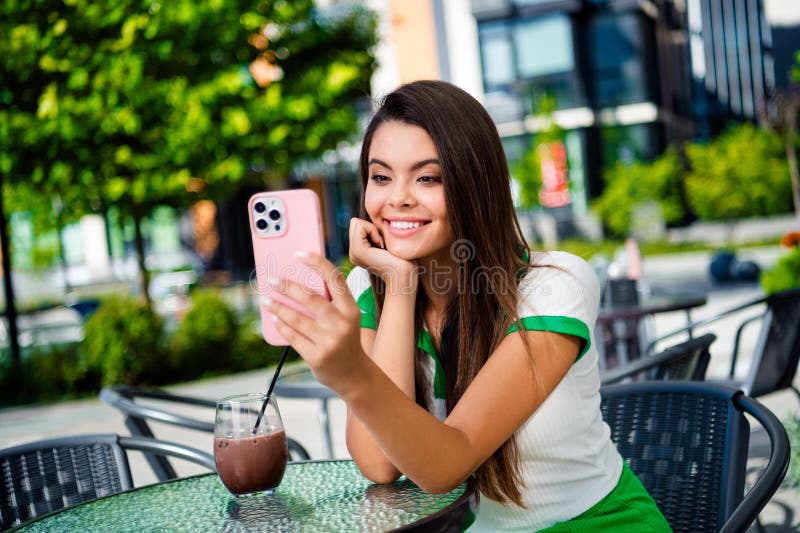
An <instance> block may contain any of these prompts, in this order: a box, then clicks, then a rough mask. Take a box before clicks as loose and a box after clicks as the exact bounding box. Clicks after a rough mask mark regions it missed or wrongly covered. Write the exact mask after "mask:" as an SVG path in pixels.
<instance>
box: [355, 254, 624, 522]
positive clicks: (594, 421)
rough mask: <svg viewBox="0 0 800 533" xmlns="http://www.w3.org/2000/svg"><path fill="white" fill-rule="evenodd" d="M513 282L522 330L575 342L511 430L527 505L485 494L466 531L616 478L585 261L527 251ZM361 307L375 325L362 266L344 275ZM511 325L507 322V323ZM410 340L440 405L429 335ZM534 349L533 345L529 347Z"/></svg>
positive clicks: (527, 518)
mask: <svg viewBox="0 0 800 533" xmlns="http://www.w3.org/2000/svg"><path fill="white" fill-rule="evenodd" d="M530 262H531V264H532V265H533V266H534V268H531V269H530V270H529V271H528V272H527V274H526V275H525V277H524V278H523V279H522V280H521V282H520V284H519V294H520V297H519V302H518V304H517V312H518V314H519V317H520V319H521V322H522V328H524V329H525V330H541V331H552V332H557V333H564V334H568V335H573V336H576V337H578V338H580V339H581V340H582V341H583V343H582V346H581V349H580V352H579V353H578V357H577V358H576V360H575V363H574V364H573V365H572V368H571V369H570V370H569V371H568V372H567V374H566V376H565V377H564V379H562V381H561V382H560V383H559V384H558V385H557V386H556V388H555V389H554V390H553V392H552V393H551V394H550V395H549V396H548V397H547V399H546V400H545V401H544V403H542V405H541V406H540V407H539V409H538V410H537V411H536V412H535V413H534V414H533V415H532V416H531V417H530V418H529V419H528V420H527V421H526V422H525V423H524V424H523V425H522V427H521V428H520V429H519V430H518V433H517V436H518V444H519V450H520V458H521V461H522V472H523V477H524V479H525V481H526V487H525V488H523V490H522V498H523V501H524V502H525V503H526V505H527V509H523V508H521V507H517V506H515V505H510V506H504V505H502V504H500V503H498V502H495V501H493V500H491V499H489V498H487V497H486V496H485V495H481V505H480V510H479V513H478V517H477V520H476V522H475V524H473V526H472V527H471V528H470V529H469V531H471V532H472V531H493V532H496V531H536V530H538V529H542V528H545V527H548V526H551V525H553V524H555V523H557V522H563V521H567V520H570V519H571V518H574V517H576V516H578V515H580V514H581V513H583V512H585V511H587V510H589V509H590V508H591V507H592V506H594V505H595V504H597V503H598V502H599V501H600V500H601V499H603V498H604V497H605V496H606V495H608V494H609V493H610V492H611V491H612V489H614V487H615V486H616V484H617V482H618V481H619V479H620V474H621V472H622V457H621V456H620V455H619V453H618V452H617V449H616V447H615V446H614V445H613V443H612V442H611V439H610V430H609V428H608V426H607V425H606V424H605V422H603V419H602V415H601V412H600V375H599V370H598V364H597V363H598V353H597V349H596V347H595V342H594V326H595V322H596V320H597V312H598V308H599V301H600V286H599V283H598V280H597V276H596V275H595V273H594V271H593V270H592V269H591V267H590V266H589V265H588V264H587V263H586V262H585V261H583V260H582V259H580V258H579V257H576V256H574V255H571V254H568V253H564V252H545V253H534V254H533V255H532V257H531V259H530ZM347 284H348V287H349V288H350V291H351V293H352V294H353V296H354V297H355V298H356V299H357V301H358V305H359V307H360V308H361V312H362V315H361V326H362V327H366V328H372V329H377V324H376V321H375V302H374V299H373V296H372V290H371V288H370V283H369V276H368V274H367V272H366V270H364V269H361V268H356V269H354V270H353V271H352V272H351V273H350V276H348V278H347ZM516 329H517V328H516V327H513V326H512V327H511V328H510V329H509V333H510V332H511V331H515V330H516ZM417 344H418V346H419V347H420V348H422V349H423V350H424V351H425V352H427V353H428V354H429V355H430V356H431V357H430V364H429V367H428V370H429V373H430V377H431V378H432V379H430V383H432V385H433V386H432V390H431V391H430V393H431V397H432V398H429V399H432V400H433V402H429V405H433V408H432V409H431V411H432V412H433V414H434V415H436V416H437V417H439V418H440V419H442V420H443V419H444V418H445V416H446V412H445V404H444V397H445V377H444V376H445V374H444V369H443V367H442V365H441V363H440V361H439V359H438V357H437V355H436V353H435V350H434V347H433V342H432V341H431V338H430V336H429V335H428V333H427V332H426V331H423V332H422V333H421V335H420V338H419V339H417ZM534 356H535V353H534Z"/></svg>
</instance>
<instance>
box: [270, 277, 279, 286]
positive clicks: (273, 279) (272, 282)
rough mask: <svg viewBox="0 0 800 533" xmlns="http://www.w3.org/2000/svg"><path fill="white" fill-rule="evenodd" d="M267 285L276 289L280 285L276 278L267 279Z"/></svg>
mask: <svg viewBox="0 0 800 533" xmlns="http://www.w3.org/2000/svg"><path fill="white" fill-rule="evenodd" d="M267 284H268V285H272V286H273V287H277V286H278V285H279V284H280V280H278V278H267Z"/></svg>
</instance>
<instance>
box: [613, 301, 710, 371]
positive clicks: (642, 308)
mask: <svg viewBox="0 0 800 533" xmlns="http://www.w3.org/2000/svg"><path fill="white" fill-rule="evenodd" d="M705 304H706V296H705V295H704V294H699V295H698V294H669V295H659V296H651V297H648V298H646V299H644V300H643V301H641V302H639V303H637V304H630V305H622V306H614V307H611V308H601V309H600V314H599V316H598V317H597V329H598V332H599V337H600V338H599V339H598V342H600V343H601V346H600V348H601V355H603V357H601V359H600V365H601V370H604V369H605V367H606V365H607V364H608V362H609V361H613V362H614V363H615V364H614V365H608V366H617V365H621V364H623V365H624V364H625V363H627V362H628V361H631V360H633V359H636V358H637V357H639V356H641V355H646V354H642V353H641V352H642V349H643V344H645V342H642V338H641V335H640V323H641V321H642V320H643V319H644V318H646V317H648V316H653V315H657V314H660V313H670V312H674V311H683V312H684V313H685V314H686V322H687V324H691V322H692V315H691V312H692V309H695V308H697V307H701V306H703V305H705ZM688 333H689V337H691V336H692V331H691V329H690V330H689V332H688ZM601 339H602V340H601ZM645 341H646V339H645Z"/></svg>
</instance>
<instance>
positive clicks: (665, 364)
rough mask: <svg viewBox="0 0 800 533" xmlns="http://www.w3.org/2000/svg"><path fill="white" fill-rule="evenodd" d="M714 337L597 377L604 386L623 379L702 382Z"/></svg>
mask: <svg viewBox="0 0 800 533" xmlns="http://www.w3.org/2000/svg"><path fill="white" fill-rule="evenodd" d="M716 338H717V336H716V335H714V334H712V333H707V334H705V335H703V336H702V337H697V338H694V339H689V340H688V341H685V342H682V343H680V344H676V345H675V346H671V347H669V348H667V349H666V350H664V351H663V352H659V353H657V354H654V355H649V356H645V357H642V358H640V359H635V360H634V361H632V362H630V363H628V364H626V365H623V366H621V367H618V368H614V369H613V370H610V371H608V372H604V373H601V374H600V380H601V382H602V383H603V385H609V384H611V383H617V382H619V381H622V380H623V379H627V378H630V379H634V380H654V381H659V380H670V381H674V380H683V381H703V379H705V377H706V370H707V369H708V362H709V360H710V359H711V354H710V353H709V347H710V346H711V343H712V342H714V341H715V340H716Z"/></svg>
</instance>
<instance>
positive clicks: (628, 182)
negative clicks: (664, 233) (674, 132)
mask: <svg viewBox="0 0 800 533" xmlns="http://www.w3.org/2000/svg"><path fill="white" fill-rule="evenodd" d="M682 172H683V167H682V164H681V161H680V157H679V156H678V152H677V151H676V150H675V149H673V148H668V149H667V151H666V152H664V153H663V154H662V155H661V156H660V157H658V158H657V159H655V160H654V161H652V162H649V163H648V162H641V161H636V162H634V163H630V164H625V163H622V162H618V163H616V164H615V165H614V166H612V167H610V168H608V169H606V170H605V171H604V172H603V177H604V180H605V182H606V187H605V189H604V190H603V194H601V195H600V196H599V197H598V198H597V200H595V201H594V202H593V204H592V207H593V209H594V210H595V212H596V213H597V214H598V216H599V217H600V218H601V219H602V221H603V223H604V224H605V225H606V227H607V228H608V229H609V230H610V231H611V233H612V234H614V235H616V236H618V237H627V236H628V234H629V233H630V230H631V222H632V217H633V212H634V210H635V209H636V207H637V206H639V205H641V204H644V203H649V202H654V203H657V204H658V206H659V207H660V208H661V216H662V217H663V218H664V221H665V222H667V223H670V222H677V221H679V220H681V219H682V218H683V217H684V216H685V210H684V207H683V200H682V192H681V175H682Z"/></svg>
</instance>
